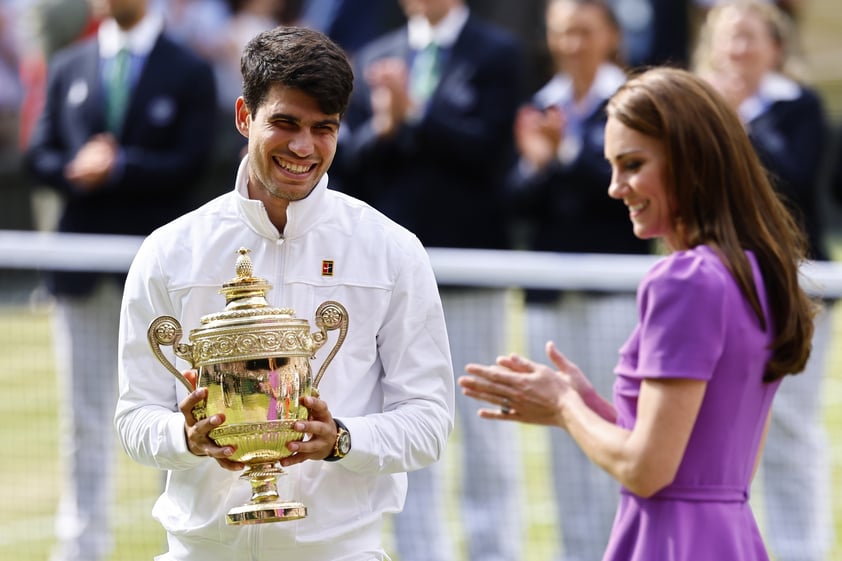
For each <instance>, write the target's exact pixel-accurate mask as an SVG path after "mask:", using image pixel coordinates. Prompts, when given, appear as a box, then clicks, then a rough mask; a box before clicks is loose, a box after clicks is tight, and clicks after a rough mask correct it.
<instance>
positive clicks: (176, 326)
mask: <svg viewBox="0 0 842 561" xmlns="http://www.w3.org/2000/svg"><path fill="white" fill-rule="evenodd" d="M181 334H182V331H181V324H180V323H178V320H177V319H175V318H174V317H172V316H160V317H157V318H155V319H154V320H153V321H152V323H150V324H149V329H148V330H147V331H146V337H147V338H148V339H149V346H150V347H152V352H153V353H154V354H155V358H157V359H158V361H159V362H160V363H161V364H163V365H164V366H165V367H166V368H167V370H169V371H170V372H171V373H172V375H173V376H175V377H176V378H178V380H179V381H180V382H181V383H182V384H184V386H185V387H186V388H187V391H190V392H192V391H193V390H195V389H196V387H195V386H194V385H193V384H191V383H190V381H189V380H188V379H187V378H185V377H184V374H182V373H181V372H179V371H178V368H176V367H175V366H174V365H173V363H171V362H170V361H169V359H168V358H167V357H166V356H164V353H163V352H162V351H161V345H167V346H172V347H173V350H174V351H175V354H176V355H177V356H179V357H181V358H183V359H185V360H186V361H188V362H189V363H190V364H191V365H192V364H193V361H192V357H191V354H190V345H189V344H183V343H179V341H180V340H181Z"/></svg>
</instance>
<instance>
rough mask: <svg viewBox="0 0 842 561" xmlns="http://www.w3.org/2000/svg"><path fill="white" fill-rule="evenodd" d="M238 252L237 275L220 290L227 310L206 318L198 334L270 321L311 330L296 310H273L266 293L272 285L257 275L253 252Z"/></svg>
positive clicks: (247, 250) (241, 250)
mask: <svg viewBox="0 0 842 561" xmlns="http://www.w3.org/2000/svg"><path fill="white" fill-rule="evenodd" d="M238 253H239V256H238V257H237V261H236V264H235V271H236V276H235V277H234V278H233V279H231V280H229V281H228V282H226V283H224V284H223V285H222V288H221V289H220V290H219V293H220V294H224V295H225V311H222V312H217V313H213V314H208V315H206V316H203V317H202V320H201V323H202V327H201V328H199V329H198V330H194V332H195V331H205V330H208V329H216V328H222V327H233V326H242V325H244V324H252V323H260V324H264V323H267V322H268V323H279V324H283V326H284V327H294V326H296V325H297V326H300V328H301V329H304V330H307V329H309V327H308V324H307V321H306V320H303V319H297V318H296V317H295V311H294V310H293V309H292V308H273V307H272V306H270V305H269V302H268V301H267V299H266V293H267V292H268V291H269V290H271V289H272V285H271V284H269V282H268V281H267V280H266V279H263V278H260V277H256V276H255V275H254V264H253V263H252V261H251V257H249V253H251V250H249V249H246V248H244V247H241V248H240V249H239V250H238Z"/></svg>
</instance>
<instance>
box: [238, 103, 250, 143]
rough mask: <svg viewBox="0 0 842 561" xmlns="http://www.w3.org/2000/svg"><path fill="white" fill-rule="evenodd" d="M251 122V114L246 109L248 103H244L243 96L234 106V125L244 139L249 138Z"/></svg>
mask: <svg viewBox="0 0 842 561" xmlns="http://www.w3.org/2000/svg"><path fill="white" fill-rule="evenodd" d="M250 122H251V112H250V111H249V110H248V107H246V102H245V101H243V98H242V96H240V97H238V98H237V101H236V103H235V104H234V124H235V125H236V127H237V130H238V131H240V134H241V135H243V136H244V137H246V138H248V137H249V123H250Z"/></svg>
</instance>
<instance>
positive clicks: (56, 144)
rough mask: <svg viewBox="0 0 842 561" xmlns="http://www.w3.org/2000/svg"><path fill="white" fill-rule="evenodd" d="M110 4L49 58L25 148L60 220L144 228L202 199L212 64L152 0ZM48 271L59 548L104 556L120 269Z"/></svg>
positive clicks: (61, 556)
mask: <svg viewBox="0 0 842 561" xmlns="http://www.w3.org/2000/svg"><path fill="white" fill-rule="evenodd" d="M108 8H109V10H110V11H109V17H108V18H107V19H105V20H104V21H103V22H102V23H101V24H100V26H99V29H98V31H97V34H96V36H95V37H92V38H91V39H90V40H87V41H85V42H82V43H78V44H74V45H72V46H70V47H68V48H66V49H63V50H61V51H59V52H57V53H56V54H55V55H54V56H53V57H52V58H51V59H50V62H49V70H48V80H47V94H46V101H45V107H44V110H43V112H42V114H41V115H40V117H39V119H38V121H37V123H36V125H35V128H34V130H33V132H32V136H31V138H30V142H29V146H28V150H27V153H26V157H25V158H26V164H27V167H28V169H29V170H30V171H31V173H32V174H33V175H34V177H35V179H36V180H38V181H40V182H42V183H44V184H46V185H47V186H49V187H51V188H53V189H55V190H56V191H58V192H59V193H60V195H61V197H62V200H63V209H62V212H61V217H60V220H59V226H58V229H59V230H60V231H61V232H77V233H96V234H132V235H145V234H148V233H150V232H151V231H152V230H153V229H155V228H156V227H158V226H159V225H162V224H164V223H166V222H168V221H169V220H172V219H173V218H175V217H177V216H179V215H181V214H182V213H184V212H185V211H187V210H189V209H190V208H192V207H193V206H194V205H195V204H196V203H197V201H194V200H193V199H192V196H193V193H192V189H193V187H194V186H195V185H196V184H197V181H198V180H199V178H200V176H201V174H202V171H203V169H205V166H206V164H207V158H208V156H209V154H210V149H211V145H212V141H213V130H214V128H213V127H214V124H213V116H214V111H215V107H216V99H215V96H216V92H215V86H214V80H213V73H212V70H211V68H210V66H209V65H208V64H207V63H205V62H203V61H201V60H200V59H199V58H198V57H197V56H196V55H194V54H193V53H192V52H191V51H189V50H187V49H186V48H184V47H180V46H178V45H177V44H175V43H174V42H173V41H172V40H170V39H169V38H168V37H167V36H166V34H164V33H163V19H162V18H161V17H160V15H158V14H156V13H154V12H152V11H151V10H149V9H148V7H147V0H111V1H110V2H109V3H108ZM119 77H122V78H123V80H122V81H121V80H118V79H117V78H119ZM174 243H175V242H174ZM46 280H47V286H48V288H49V290H50V292H51V293H52V295H53V296H54V297H55V302H56V311H55V338H56V349H57V364H58V372H59V376H58V379H59V381H60V382H61V383H62V386H61V387H60V391H59V395H60V398H61V399H62V403H61V404H60V406H59V412H60V413H61V429H62V433H61V438H60V443H61V454H62V465H63V466H65V481H64V483H63V486H62V496H61V501H60V504H59V509H58V520H57V525H56V526H57V532H58V546H57V548H56V550H55V551H54V553H53V557H52V559H54V560H55V561H78V560H82V559H84V560H86V561H100V560H102V559H104V558H105V557H106V555H107V553H108V550H109V548H110V534H109V531H108V527H109V520H110V516H109V501H110V496H111V486H112V473H111V472H112V467H113V465H114V464H115V456H114V454H113V448H114V446H113V440H114V438H113V430H112V424H111V419H112V417H113V415H114V408H115V405H116V397H117V396H116V389H117V388H116V379H117V377H116V372H117V331H118V321H119V313H120V300H121V294H122V286H123V281H124V277H123V275H111V274H98V273H87V272H51V273H48V274H47V275H46Z"/></svg>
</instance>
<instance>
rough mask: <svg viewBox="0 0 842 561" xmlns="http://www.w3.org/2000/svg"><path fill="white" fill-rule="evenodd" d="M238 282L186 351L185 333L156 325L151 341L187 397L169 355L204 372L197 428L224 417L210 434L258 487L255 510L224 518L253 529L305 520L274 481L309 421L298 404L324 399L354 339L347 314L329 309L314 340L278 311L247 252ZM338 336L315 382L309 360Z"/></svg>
mask: <svg viewBox="0 0 842 561" xmlns="http://www.w3.org/2000/svg"><path fill="white" fill-rule="evenodd" d="M239 254H240V255H239V257H238V258H237V263H236V273H237V276H236V278H234V279H232V280H230V281H228V282H227V283H225V284H224V285H223V286H222V289H221V290H220V291H219V292H220V293H221V294H224V295H225V300H226V306H225V310H224V311H222V312H219V313H215V314H209V315H206V316H204V317H202V319H201V327H199V328H197V329H194V330H192V331H191V332H190V343H180V342H179V341H180V339H181V335H182V329H181V324H180V323H179V322H178V320H176V319H175V318H173V317H171V316H160V317H158V318H156V319H155V320H154V321H152V323H151V324H150V325H149V330H148V332H147V336H148V338H149V344H150V346H151V347H152V352H153V353H154V354H155V356H156V357H157V358H158V360H159V361H160V362H161V363H162V364H163V365H164V366H165V367H166V368H167V369H168V370H169V371H170V372H171V373H172V374H173V375H174V376H175V377H176V378H178V379H179V380H180V381H181V382H182V383H183V384H184V385H185V386H187V388H188V389H189V390H190V391H193V390H194V389H195V388H194V386H193V384H191V383H190V381H189V380H188V379H187V378H185V376H184V375H183V374H182V373H181V372H179V371H178V369H176V367H175V366H174V365H173V364H172V362H170V361H169V360H168V359H167V357H166V356H164V354H163V352H162V351H161V345H165V346H172V347H173V350H174V351H175V354H176V356H178V357H180V358H182V359H184V360H186V361H187V362H189V363H190V364H191V365H192V366H193V368H195V369H197V370H198V378H197V381H196V387H204V388H207V389H208V396H207V399H206V400H205V401H204V402H203V403H202V404H200V405H198V406H196V407H195V408H194V410H193V415H194V416H195V417H196V419H204V418H207V417H209V416H211V415H215V414H218V413H223V414H224V415H225V422H224V423H223V424H222V425H220V426H218V427H216V428H214V429H213V430H212V431H211V432H210V437H211V438H212V439H213V440H214V441H215V442H216V443H217V444H218V445H219V446H227V445H233V446H234V447H235V451H234V454H233V455H232V456H231V457H230V459H231V460H234V461H238V462H242V463H244V464H245V465H246V469H245V471H244V472H243V475H242V476H241V477H242V478H243V479H248V480H249V482H250V483H251V487H252V496H251V500H250V501H249V502H247V503H246V504H244V505H241V506H238V507H234V508H232V509H231V510H230V511H228V515H227V517H226V521H227V522H228V524H257V523H264V522H281V521H287V520H297V519H299V518H304V517H305V516H307V508H306V507H305V506H304V505H303V504H302V503H300V502H298V501H291V500H281V499H280V498H279V496H278V488H277V478H278V476H279V475H283V474H284V473H285V472H284V470H283V469H282V468H281V466H280V465H279V464H278V461H279V460H280V459H282V458H285V457H287V456H289V455H290V454H291V452H290V451H289V450H288V449H287V446H286V445H287V443H288V442H291V441H294V440H302V439H303V438H304V434H303V433H300V432H297V431H295V430H293V428H292V426H293V423H295V422H296V421H298V420H306V419H307V417H308V411H307V409H306V408H305V407H303V406H301V405H299V401H300V399H301V397H303V396H307V395H314V396H318V386H319V381H320V380H321V378H322V376H323V375H324V372H325V369H326V368H327V366H328V364H330V362H331V361H332V360H333V357H334V356H335V355H336V352H337V351H338V350H339V347H340V346H341V345H342V343H343V342H344V340H345V336H346V334H347V331H348V312H347V311H346V310H345V307H344V306H342V304H340V303H338V302H333V301H327V302H324V303H322V304H321V305H320V306H319V307H318V309H317V310H316V316H315V317H316V327H317V329H318V331H316V332H315V333H310V328H309V325H308V323H307V320H304V319H297V318H296V317H295V311H294V310H292V309H290V308H272V307H270V306H269V304H268V302H267V301H266V292H267V291H268V290H270V289H271V288H272V287H271V285H270V284H269V283H268V282H267V281H266V280H265V279H262V278H258V277H255V276H253V273H254V268H253V265H252V262H251V258H249V256H248V254H249V250H247V249H245V248H241V249H240V250H239ZM334 329H339V337H338V339H337V341H336V344H335V345H334V347H333V348H332V349H331V351H330V354H328V356H327V358H326V359H325V361H324V363H323V364H322V366H321V368H320V369H319V372H318V374H317V375H316V377H315V378H313V375H312V371H311V369H310V359H311V358H315V357H314V355H315V352H316V351H317V350H318V349H320V348H321V347H322V346H323V345H324V344H325V342H326V341H327V332H328V331H330V330H334Z"/></svg>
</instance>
